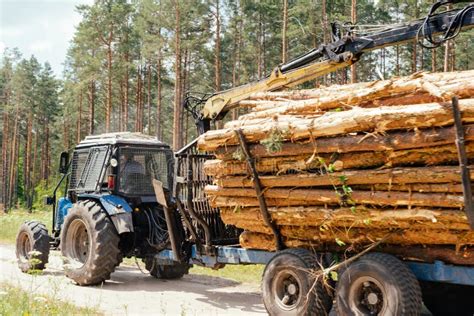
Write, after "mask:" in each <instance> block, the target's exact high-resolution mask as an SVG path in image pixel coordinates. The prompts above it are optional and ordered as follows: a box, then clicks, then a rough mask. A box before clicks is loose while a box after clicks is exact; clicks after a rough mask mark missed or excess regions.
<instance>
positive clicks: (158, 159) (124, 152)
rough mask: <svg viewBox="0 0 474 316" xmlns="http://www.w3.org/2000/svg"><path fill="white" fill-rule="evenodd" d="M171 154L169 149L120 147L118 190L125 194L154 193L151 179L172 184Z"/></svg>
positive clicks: (169, 185) (166, 186) (168, 186)
mask: <svg viewBox="0 0 474 316" xmlns="http://www.w3.org/2000/svg"><path fill="white" fill-rule="evenodd" d="M172 170H173V156H172V153H171V151H170V150H160V149H152V148H137V147H122V148H120V154H119V177H118V183H119V192H121V193H123V194H126V195H154V194H155V191H154V190H153V184H152V179H157V180H159V181H161V182H162V183H163V187H164V188H165V189H168V190H169V188H170V187H171V186H172V176H171V174H170V172H171V171H172Z"/></svg>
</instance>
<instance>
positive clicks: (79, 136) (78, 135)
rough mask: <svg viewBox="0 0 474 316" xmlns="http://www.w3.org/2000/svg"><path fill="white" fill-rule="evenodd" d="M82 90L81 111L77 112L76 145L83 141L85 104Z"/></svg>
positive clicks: (80, 93)
mask: <svg viewBox="0 0 474 316" xmlns="http://www.w3.org/2000/svg"><path fill="white" fill-rule="evenodd" d="M82 98H83V93H82V90H81V91H80V92H79V109H78V110H77V122H76V144H79V142H80V141H81V139H82V133H81V127H82V102H83V99H82Z"/></svg>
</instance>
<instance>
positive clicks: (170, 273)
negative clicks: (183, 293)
mask: <svg viewBox="0 0 474 316" xmlns="http://www.w3.org/2000/svg"><path fill="white" fill-rule="evenodd" d="M144 261H145V268H146V269H147V270H148V271H149V272H150V275H151V276H153V277H155V278H157V279H168V280H171V279H180V278H182V277H183V276H184V275H185V274H188V272H189V268H190V266H189V264H183V263H178V264H175V265H160V264H157V263H156V261H155V260H154V259H153V258H152V257H147V258H145V259H144Z"/></svg>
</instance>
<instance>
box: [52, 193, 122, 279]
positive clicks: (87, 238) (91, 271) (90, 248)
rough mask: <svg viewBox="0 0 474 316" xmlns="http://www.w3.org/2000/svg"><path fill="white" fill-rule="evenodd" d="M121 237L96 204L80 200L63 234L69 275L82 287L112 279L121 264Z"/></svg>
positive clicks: (63, 246) (67, 221)
mask: <svg viewBox="0 0 474 316" xmlns="http://www.w3.org/2000/svg"><path fill="white" fill-rule="evenodd" d="M118 244H119V236H118V234H117V231H116V230H115V227H114V225H113V224H112V222H111V221H110V219H109V218H108V217H107V215H106V214H105V211H103V210H102V207H101V206H100V205H99V204H97V203H96V202H94V201H81V202H78V203H77V204H74V206H73V207H72V208H71V209H70V211H69V213H68V215H67V216H66V218H65V219H64V224H63V228H62V231H61V254H62V256H63V257H64V258H65V261H66V266H65V270H66V276H67V277H69V278H71V279H72V280H74V281H75V282H76V283H77V284H79V285H93V284H99V283H102V282H104V281H105V280H107V279H109V278H110V274H111V273H112V272H113V271H114V270H115V267H116V266H117V265H119V264H120V261H121V260H120V259H121V253H120V250H119V247H118Z"/></svg>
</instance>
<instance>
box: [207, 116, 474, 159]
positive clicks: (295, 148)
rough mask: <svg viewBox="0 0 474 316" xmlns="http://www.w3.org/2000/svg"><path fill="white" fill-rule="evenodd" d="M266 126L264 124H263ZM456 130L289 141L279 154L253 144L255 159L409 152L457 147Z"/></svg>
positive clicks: (223, 150)
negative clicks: (420, 149) (391, 151)
mask: <svg viewBox="0 0 474 316" xmlns="http://www.w3.org/2000/svg"><path fill="white" fill-rule="evenodd" d="M260 124H262V123H260ZM464 129H465V140H466V141H469V140H471V141H472V140H474V124H469V125H466V126H464ZM455 135H456V130H455V128H454V127H453V126H449V127H438V128H427V129H417V130H414V131H395V132H390V133H386V134H382V135H377V134H373V135H367V134H364V135H344V136H338V137H324V138H318V139H315V140H314V141H309V140H307V141H304V142H297V143H291V142H285V143H282V144H281V150H279V151H278V152H269V151H268V150H267V148H266V147H265V146H264V145H261V144H253V145H251V146H249V147H250V153H251V154H252V156H253V157H275V156H295V155H302V154H309V155H312V154H313V153H314V152H317V153H319V154H321V153H347V152H361V151H385V150H405V149H414V148H423V147H434V146H441V145H448V144H454V141H455V139H456V136H455ZM239 148H240V147H239V146H226V147H220V148H218V149H217V151H216V157H217V158H219V159H223V160H231V159H234V154H235V152H236V151H238V150H239Z"/></svg>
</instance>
